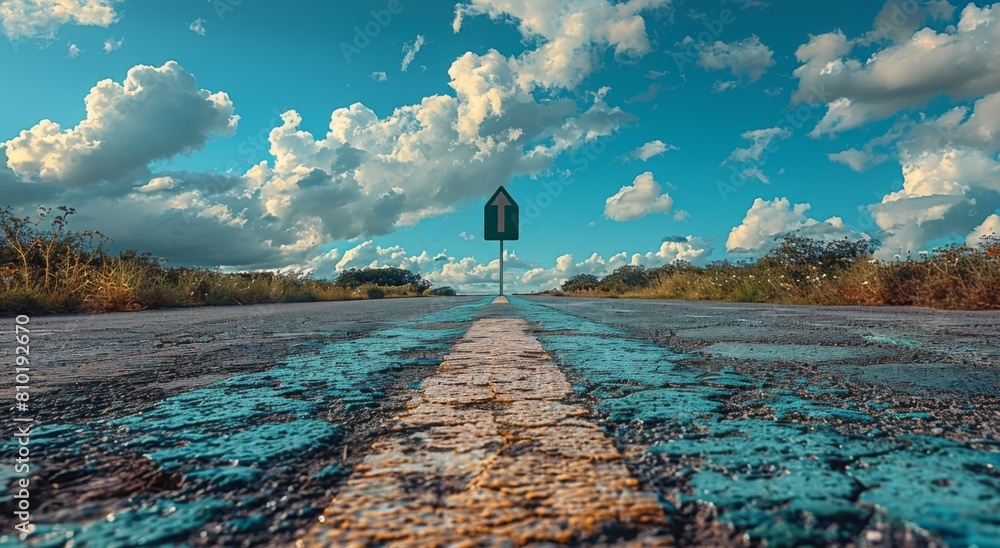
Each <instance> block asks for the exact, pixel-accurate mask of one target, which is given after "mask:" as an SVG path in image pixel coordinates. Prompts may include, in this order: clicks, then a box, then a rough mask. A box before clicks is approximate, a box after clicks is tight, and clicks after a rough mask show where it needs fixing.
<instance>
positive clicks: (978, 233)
mask: <svg viewBox="0 0 1000 548" xmlns="http://www.w3.org/2000/svg"><path fill="white" fill-rule="evenodd" d="M988 237H994V238H995V237H1000V215H997V214H996V213H994V214H993V215H990V216H989V217H987V218H986V220H985V221H983V224H981V225H979V226H977V227H976V228H974V229H972V232H970V233H969V235H968V236H966V238H965V245H967V246H969V247H975V246H978V245H979V244H981V243H982V242H983V238H988Z"/></svg>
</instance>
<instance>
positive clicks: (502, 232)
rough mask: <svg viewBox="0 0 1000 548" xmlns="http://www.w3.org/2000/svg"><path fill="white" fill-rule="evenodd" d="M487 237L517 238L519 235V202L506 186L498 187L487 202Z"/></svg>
mask: <svg viewBox="0 0 1000 548" xmlns="http://www.w3.org/2000/svg"><path fill="white" fill-rule="evenodd" d="M485 219H486V221H485V222H486V239H487V240H500V241H503V240H507V241H511V240H516V239H517V237H518V230H517V224H518V208H517V203H516V202H515V201H514V199H513V198H511V197H510V194H507V190H506V189H504V187H502V186H501V187H500V188H498V189H497V192H496V194H494V195H493V197H492V198H490V199H489V200H488V201H487V202H486V215H485Z"/></svg>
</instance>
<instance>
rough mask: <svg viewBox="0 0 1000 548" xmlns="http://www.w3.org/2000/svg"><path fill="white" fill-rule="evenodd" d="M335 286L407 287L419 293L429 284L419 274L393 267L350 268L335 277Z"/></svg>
mask: <svg viewBox="0 0 1000 548" xmlns="http://www.w3.org/2000/svg"><path fill="white" fill-rule="evenodd" d="M336 283H337V285H339V286H341V287H350V288H358V287H361V286H363V285H380V286H400V285H409V286H411V287H413V288H414V290H416V288H420V291H423V290H424V289H427V288H429V287H430V283H429V282H427V281H426V280H423V279H422V278H421V277H420V274H414V273H413V272H410V271H409V270H406V269H403V268H396V267H393V266H389V267H384V268H361V269H358V268H352V269H350V270H345V271H343V272H341V273H340V275H339V276H337V282H336Z"/></svg>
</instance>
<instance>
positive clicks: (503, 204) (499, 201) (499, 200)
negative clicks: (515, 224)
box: [490, 192, 511, 233]
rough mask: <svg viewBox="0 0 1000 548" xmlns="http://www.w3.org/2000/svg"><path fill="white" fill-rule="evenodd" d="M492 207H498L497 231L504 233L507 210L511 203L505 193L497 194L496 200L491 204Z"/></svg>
mask: <svg viewBox="0 0 1000 548" xmlns="http://www.w3.org/2000/svg"><path fill="white" fill-rule="evenodd" d="M490 205H491V206H496V208H497V231H498V232H500V233H503V232H504V231H505V229H506V222H507V215H505V211H504V210H505V209H506V208H507V206H509V205H511V203H510V202H509V201H508V200H507V197H506V196H504V195H503V192H501V193H500V194H497V197H496V199H494V200H493V202H492V203H490Z"/></svg>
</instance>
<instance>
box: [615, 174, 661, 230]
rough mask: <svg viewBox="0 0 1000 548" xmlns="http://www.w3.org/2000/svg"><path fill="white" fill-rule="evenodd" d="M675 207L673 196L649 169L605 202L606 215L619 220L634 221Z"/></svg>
mask: <svg viewBox="0 0 1000 548" xmlns="http://www.w3.org/2000/svg"><path fill="white" fill-rule="evenodd" d="M673 207H674V200H673V198H671V197H670V196H669V195H667V193H665V192H663V189H662V188H661V187H660V184H659V183H657V182H656V181H655V180H653V174H652V173H651V172H649V171H647V172H645V173H643V174H641V175H639V176H638V177H636V178H635V180H633V181H632V186H623V187H622V188H621V189H620V190H619V191H618V193H617V194H615V195H614V196H611V197H609V198H608V199H607V200H606V201H605V202H604V216H605V217H607V218H609V219H611V220H614V221H619V222H624V221H634V220H637V219H641V218H643V217H645V216H647V215H652V214H654V213H668V212H670V209H671V208H673Z"/></svg>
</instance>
